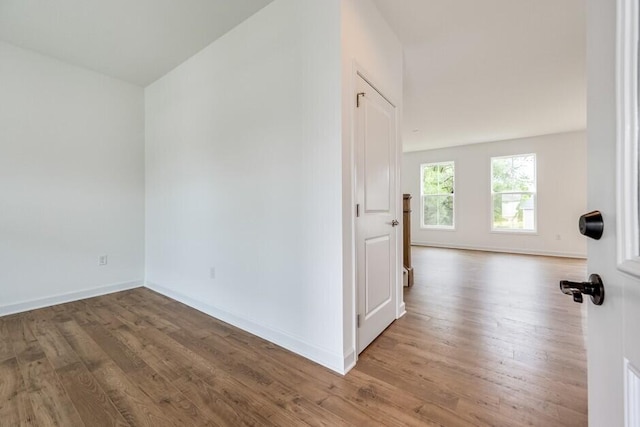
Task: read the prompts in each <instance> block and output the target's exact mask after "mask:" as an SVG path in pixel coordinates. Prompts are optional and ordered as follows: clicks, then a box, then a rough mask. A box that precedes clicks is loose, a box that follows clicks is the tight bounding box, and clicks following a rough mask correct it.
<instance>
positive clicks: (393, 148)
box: [354, 75, 402, 353]
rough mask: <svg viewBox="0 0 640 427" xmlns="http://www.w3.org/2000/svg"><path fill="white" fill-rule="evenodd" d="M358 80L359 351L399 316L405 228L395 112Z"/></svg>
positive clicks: (361, 80) (357, 220) (356, 157)
mask: <svg viewBox="0 0 640 427" xmlns="http://www.w3.org/2000/svg"><path fill="white" fill-rule="evenodd" d="M356 79H357V85H356V89H357V94H354V96H357V106H356V112H355V160H356V161H355V163H356V167H355V169H356V174H355V176H356V203H357V208H356V233H355V234H356V284H357V315H358V328H357V352H358V353H360V352H362V350H364V349H365V348H366V347H367V346H368V345H369V344H370V343H371V342H372V341H373V340H374V339H375V338H376V337H377V336H378V335H380V333H382V331H384V329H385V328H386V327H387V326H389V325H390V324H391V323H392V322H393V321H394V320H395V318H396V303H397V292H396V289H397V276H398V274H397V273H398V266H399V261H398V260H399V256H398V251H397V244H396V243H397V239H398V232H399V230H402V227H401V226H400V224H399V223H397V220H398V217H397V194H396V193H397V188H396V176H397V175H396V160H397V159H396V156H397V129H396V126H397V117H396V115H397V114H396V108H395V107H394V106H393V105H392V104H391V103H390V102H389V101H387V100H386V99H385V98H384V97H383V96H382V95H381V94H380V93H379V92H378V91H377V90H376V89H375V88H374V87H373V86H371V85H370V84H369V83H368V82H367V81H365V80H364V79H363V78H362V77H361V76H360V75H358V76H357V77H356ZM394 221H395V222H394ZM394 224H396V225H395V226H394Z"/></svg>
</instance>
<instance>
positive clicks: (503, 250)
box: [411, 242, 587, 259]
mask: <svg viewBox="0 0 640 427" xmlns="http://www.w3.org/2000/svg"><path fill="white" fill-rule="evenodd" d="M411 245H412V246H425V247H433V248H444V249H463V250H468V251H482V252H499V253H507V254H521V255H541V256H552V257H561V258H579V259H587V254H583V253H573V252H553V251H538V250H530V249H513V248H498V247H491V246H476V245H457V244H453V245H452V244H449V243H433V242H430V243H424V242H411Z"/></svg>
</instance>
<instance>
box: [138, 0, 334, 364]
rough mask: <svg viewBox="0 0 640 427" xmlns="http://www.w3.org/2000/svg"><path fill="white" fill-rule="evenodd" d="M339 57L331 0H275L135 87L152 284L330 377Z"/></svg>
mask: <svg viewBox="0 0 640 427" xmlns="http://www.w3.org/2000/svg"><path fill="white" fill-rule="evenodd" d="M340 59H341V58H340V2H339V1H338V0H330V1H322V2H318V1H314V0H277V1H275V2H273V3H271V4H270V5H269V6H267V7H266V8H264V9H262V10H261V11H260V12H258V13H257V14H255V15H253V16H252V17H251V18H249V19H248V20H247V21H245V22H244V23H242V24H240V25H239V26H238V27H236V28H235V29H233V30H232V31H231V32H229V33H227V34H226V35H225V36H223V37H222V38H221V39H219V40H217V41H215V42H214V43H212V44H211V45H209V46H208V47H207V48H205V49H204V50H203V51H201V52H200V53H198V54H197V55H195V56H194V57H192V58H191V59H189V60H188V61H186V62H185V63H183V64H182V65H180V66H179V67H177V68H176V69H175V70H173V71H172V72H170V73H169V74H167V75H166V76H164V77H163V78H161V79H160V80H158V81H157V82H155V83H154V84H152V85H150V86H149V87H147V88H146V90H145V96H146V195H147V197H146V200H147V206H146V232H147V239H146V242H147V253H146V267H147V283H148V285H149V286H150V287H152V288H153V289H156V290H158V291H160V292H162V293H165V294H166V295H169V296H171V297H174V298H176V299H178V300H181V301H183V302H185V303H187V304H189V305H191V306H193V307H195V308H198V309H200V310H202V311H204V312H207V313H209V314H211V315H213V316H215V317H217V318H220V319H222V320H225V321H227V322H230V323H232V324H235V325H236V326H239V327H241V328H243V329H245V330H248V331H249V332H252V333H254V334H256V335H259V336H262V337H264V338H266V339H268V340H270V341H272V342H275V343H276V344H280V345H282V346H284V347H286V348H288V349H290V350H292V351H294V352H297V353H299V354H302V355H304V356H306V357H308V358H310V359H312V360H315V361H317V362H319V363H321V364H323V365H325V366H327V367H329V368H331V369H334V370H336V371H338V372H342V371H343V370H344V364H343V340H342V328H343V324H342V315H343V313H342V280H343V277H342V251H341V249H342V238H343V233H342V180H341V179H342V177H341V166H342V159H341V149H342V146H341V133H340V132H341V127H340V126H341V108H340V102H341V99H340V94H341V74H340ZM211 268H214V269H215V277H214V278H212V277H211Z"/></svg>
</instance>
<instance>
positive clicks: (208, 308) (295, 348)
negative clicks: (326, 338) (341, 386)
mask: <svg viewBox="0 0 640 427" xmlns="http://www.w3.org/2000/svg"><path fill="white" fill-rule="evenodd" d="M145 287H146V288H148V289H151V290H152V291H154V292H157V293H159V294H162V295H164V296H166V297H168V298H171V299H173V300H175V301H178V302H181V303H183V304H185V305H187V306H189V307H191V308H194V309H196V310H198V311H201V312H203V313H204V314H207V315H209V316H211V317H214V318H216V319H218V320H221V321H223V322H226V323H228V324H230V325H233V326H235V327H237V328H240V329H242V330H244V331H246V332H249V333H251V334H253V335H256V336H258V337H260V338H263V339H265V340H267V341H269V342H272V343H274V344H276V345H279V346H280V347H283V348H285V349H287V350H289V351H292V352H294V353H296V354H299V355H301V356H303V357H306V358H307V359H310V360H312V361H314V362H316V363H318V364H320V365H322V366H324V367H326V368H329V369H331V370H332V371H335V372H336V373H338V374H341V375H344V374H345V373H346V370H345V356H344V355H342V354H334V353H332V352H330V351H328V350H325V349H323V348H319V347H317V346H315V345H313V344H310V343H308V342H306V341H305V340H304V339H303V338H300V337H297V336H293V335H291V334H288V333H286V332H284V331H280V330H276V329H274V328H271V327H268V326H265V325H262V324H260V323H258V322H256V321H254V320H252V319H248V318H246V317H244V316H241V315H238V314H235V313H230V312H228V311H226V310H222V309H220V308H218V307H215V306H213V305H209V304H206V303H203V302H202V301H198V300H196V299H193V298H191V297H189V296H186V295H184V294H182V293H180V292H175V291H173V290H172V289H169V288H166V287H164V286H161V285H158V284H157V283H152V282H149V281H147V283H146V284H145ZM349 362H350V361H349Z"/></svg>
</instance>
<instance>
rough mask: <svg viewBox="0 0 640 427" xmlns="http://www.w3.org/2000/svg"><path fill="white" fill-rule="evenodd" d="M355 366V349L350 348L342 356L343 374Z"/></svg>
mask: <svg viewBox="0 0 640 427" xmlns="http://www.w3.org/2000/svg"><path fill="white" fill-rule="evenodd" d="M355 366H356V349H355V348H352V349H351V350H349V351H348V352H347V353H346V354H345V356H344V374H345V375H346V374H347V372H349V371H350V370H351V369H353V368H354V367H355Z"/></svg>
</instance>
